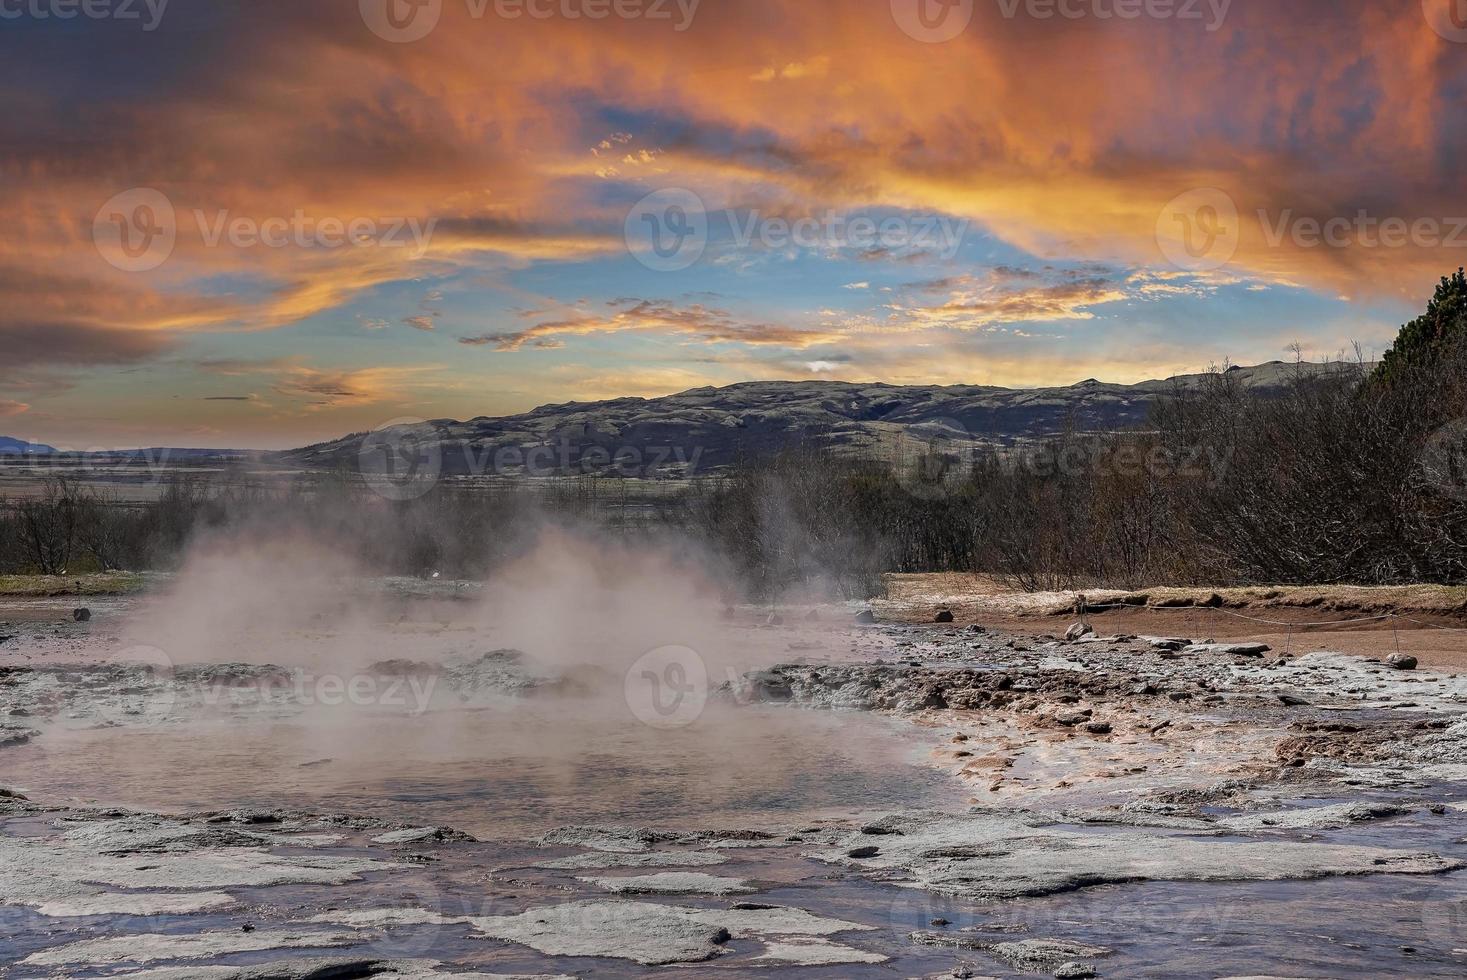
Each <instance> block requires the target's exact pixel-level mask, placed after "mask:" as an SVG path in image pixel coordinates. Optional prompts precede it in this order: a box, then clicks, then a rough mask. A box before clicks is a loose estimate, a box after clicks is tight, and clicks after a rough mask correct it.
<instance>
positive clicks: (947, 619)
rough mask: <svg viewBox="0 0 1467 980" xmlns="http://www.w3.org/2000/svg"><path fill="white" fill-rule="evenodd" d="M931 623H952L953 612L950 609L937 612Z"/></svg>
mask: <svg viewBox="0 0 1467 980" xmlns="http://www.w3.org/2000/svg"><path fill="white" fill-rule="evenodd" d="M932 621H933V622H934V623H951V622H952V621H953V611H952V610H951V609H943V610H941V611H939V612H938V614H937V616H936V617H935V618H934V619H933V620H932Z"/></svg>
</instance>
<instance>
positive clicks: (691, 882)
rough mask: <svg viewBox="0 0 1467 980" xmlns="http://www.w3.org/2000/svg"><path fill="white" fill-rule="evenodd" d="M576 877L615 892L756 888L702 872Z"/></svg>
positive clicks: (748, 890)
mask: <svg viewBox="0 0 1467 980" xmlns="http://www.w3.org/2000/svg"><path fill="white" fill-rule="evenodd" d="M578 880H579V881H584V882H586V883H587V884H591V885H595V886H596V887H597V888H602V889H605V890H606V891H609V892H611V893H612V894H614V895H748V894H751V893H753V892H755V891H758V889H756V888H755V887H754V886H753V885H751V884H749V882H748V881H746V880H744V879H743V878H721V877H719V876H718V875H710V874H704V873H703V872H701V871H663V872H659V873H657V874H649V875H631V876H626V877H599V878H580V879H578Z"/></svg>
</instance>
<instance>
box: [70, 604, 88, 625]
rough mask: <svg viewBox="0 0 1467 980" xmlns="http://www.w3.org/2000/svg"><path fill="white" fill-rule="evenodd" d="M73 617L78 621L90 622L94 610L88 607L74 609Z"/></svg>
mask: <svg viewBox="0 0 1467 980" xmlns="http://www.w3.org/2000/svg"><path fill="white" fill-rule="evenodd" d="M71 618H72V619H74V620H76V621H77V622H78V623H85V622H89V621H90V620H91V618H92V611H91V610H90V609H87V608H86V607H82V608H80V609H73V610H72V611H71Z"/></svg>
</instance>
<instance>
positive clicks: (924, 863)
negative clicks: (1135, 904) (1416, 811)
mask: <svg viewBox="0 0 1467 980" xmlns="http://www.w3.org/2000/svg"><path fill="white" fill-rule="evenodd" d="M883 822H884V823H887V824H888V825H890V826H897V827H899V829H901V831H902V835H901V836H890V837H887V838H885V844H884V846H883V847H882V849H881V853H880V854H879V855H877V856H875V857H873V858H868V859H862V860H856V859H852V858H851V857H850V856H849V851H850V849H851V848H852V847H853V846H855V845H856V844H857V843H859V840H860V838H859V836H858V835H854V834H853V835H849V836H848V837H847V838H846V839H845V840H844V841H842V842H840V843H839V844H837V845H836V846H835V847H832V848H821V849H817V850H814V851H812V852H810V853H811V856H813V857H816V858H819V859H820V860H824V861H827V862H830V863H834V864H842V865H845V866H848V867H852V868H859V869H862V870H863V871H866V872H867V873H870V874H872V875H875V876H877V877H879V878H881V879H882V880H891V881H896V882H898V883H902V884H906V885H908V886H910V887H916V888H924V889H927V890H929V891H933V892H936V893H937V894H940V895H949V896H954V897H960V898H973V899H1006V898H1019V897H1023V896H1032V895H1052V894H1056V893H1058V892H1064V891H1072V890H1074V889H1078V888H1086V887H1090V886H1093V885H1100V884H1106V883H1118V882H1129V881H1286V880H1293V879H1308V878H1321V877H1326V876H1330V875H1365V874H1383V873H1392V874H1435V873H1437V872H1441V871H1450V870H1454V869H1456V868H1459V867H1463V866H1464V865H1463V862H1461V861H1457V860H1454V859H1451V858H1445V857H1442V856H1440V855H1436V854H1431V853H1424V852H1411V851H1396V850H1387V849H1384V848H1375V847H1361V846H1354V845H1334V844H1307V843H1297V842H1293V841H1278V840H1259V841H1249V842H1246V843H1238V842H1234V841H1224V840H1219V839H1218V838H1216V837H1213V836H1209V837H1195V836H1187V835H1181V834H1171V835H1168V836H1160V835H1157V834H1145V833H1139V832H1135V831H1126V832H1121V833H1109V834H1097V833H1077V832H1074V831H1067V830H1063V829H1061V828H1058V827H1055V826H1052V825H1048V824H1046V823H1045V821H1044V819H1043V818H1042V817H1035V816H1028V817H1026V816H1024V815H1022V814H1009V813H1002V812H993V813H989V812H981V813H974V814H967V815H946V814H920V813H919V814H909V815H905V816H899V817H895V818H887V819H886V820H885V821H883Z"/></svg>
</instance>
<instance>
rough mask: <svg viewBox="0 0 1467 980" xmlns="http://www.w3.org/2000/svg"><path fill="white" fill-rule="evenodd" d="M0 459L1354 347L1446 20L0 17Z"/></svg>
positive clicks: (1011, 11) (1446, 214)
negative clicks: (21, 446)
mask: <svg viewBox="0 0 1467 980" xmlns="http://www.w3.org/2000/svg"><path fill="white" fill-rule="evenodd" d="M0 81H3V86H4V92H5V102H6V108H5V111H4V112H3V113H0V209H3V212H0V213H3V214H4V215H5V216H6V217H7V218H8V220H7V221H6V225H5V233H4V234H3V235H0V434H5V435H10V436H13V437H17V438H23V439H30V440H33V441H40V442H48V443H50V444H52V445H57V446H63V447H67V448H76V449H86V448H121V447H130V446H139V445H172V446H198V447H236V448H287V447H293V446H299V445H304V444H308V443H313V442H316V441H320V440H325V439H330V438H334V437H337V436H340V435H344V434H346V433H348V432H357V431H365V430H370V429H374V428H377V427H379V426H381V425H384V424H388V423H391V422H395V421H399V420H402V419H420V418H426V419H433V418H459V419H464V418H473V417H477V416H484V415H503V414H510V413H515V412H520V411H525V410H528V409H530V408H532V407H534V406H536V405H540V404H545V403H553V402H566V401H589V400H595V399H601V398H612V397H618V396H624V395H636V396H644V397H652V396H656V395H661V394H670V393H673V392H678V391H683V390H686V389H689V388H696V387H700V386H704V385H724V384H732V383H735V382H739V381H749V380H770V379H789V380H805V379H822V380H836V381H855V382H889V383H898V384H993V385H1007V386H1022V387H1031V386H1046V385H1063V384H1070V383H1074V382H1077V381H1081V380H1084V379H1087V378H1099V379H1102V380H1106V381H1116V382H1133V381H1140V380H1145V379H1149V378H1155V377H1166V376H1170V375H1173V374H1178V373H1185V372H1192V371H1200V370H1205V369H1207V368H1208V367H1209V366H1210V365H1218V364H1222V363H1225V362H1231V363H1238V364H1252V363H1258V362H1262V361H1268V360H1276V359H1285V358H1290V357H1293V356H1295V354H1294V351H1296V350H1298V351H1302V353H1303V355H1304V356H1306V357H1310V358H1312V359H1321V358H1326V357H1331V356H1335V355H1338V354H1339V353H1341V352H1342V351H1346V350H1348V349H1351V348H1352V345H1354V344H1360V345H1362V347H1363V348H1364V350H1365V351H1366V352H1367V354H1369V353H1372V352H1379V351H1380V350H1382V349H1384V348H1385V347H1387V346H1388V345H1389V343H1390V341H1391V339H1392V338H1393V337H1394V334H1395V332H1396V330H1397V329H1398V328H1399V326H1400V325H1401V323H1403V322H1404V321H1405V320H1407V319H1410V318H1411V317H1412V316H1413V315H1415V314H1416V313H1417V312H1419V311H1420V310H1421V309H1422V308H1423V307H1424V305H1425V302H1426V300H1427V299H1428V298H1429V297H1430V295H1431V290H1432V288H1433V286H1434V284H1435V283H1436V281H1437V280H1439V279H1440V278H1441V277H1442V276H1443V275H1446V274H1448V273H1449V272H1451V271H1453V270H1455V269H1456V268H1457V267H1458V266H1460V265H1462V264H1464V261H1467V259H1464V256H1467V193H1464V192H1467V175H1464V171H1463V167H1462V160H1463V158H1464V153H1463V151H1464V149H1467V0H1287V2H1279V0H208V2H205V0H0Z"/></svg>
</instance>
